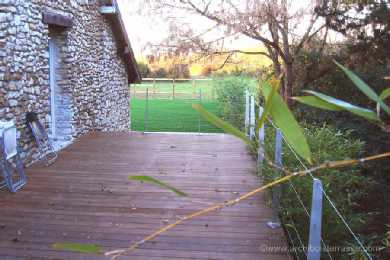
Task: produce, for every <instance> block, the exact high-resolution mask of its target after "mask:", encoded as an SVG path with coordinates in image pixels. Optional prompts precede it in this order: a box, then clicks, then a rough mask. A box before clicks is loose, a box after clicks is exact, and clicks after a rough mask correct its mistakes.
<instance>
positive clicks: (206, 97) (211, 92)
mask: <svg viewBox="0 0 390 260" xmlns="http://www.w3.org/2000/svg"><path fill="white" fill-rule="evenodd" d="M130 91H131V101H130V106H131V128H132V130H135V131H145V132H198V133H220V132H221V130H220V129H218V128H216V127H214V126H213V125H211V124H209V123H208V122H207V121H205V120H203V119H202V118H201V117H200V116H199V115H198V113H197V112H196V111H195V110H194V109H192V104H201V105H202V106H203V107H205V108H206V109H207V110H209V111H211V112H212V113H215V114H218V113H219V112H218V111H219V107H218V104H217V102H216V93H215V89H214V88H213V85H212V81H211V79H143V82H142V84H133V85H131V87H130Z"/></svg>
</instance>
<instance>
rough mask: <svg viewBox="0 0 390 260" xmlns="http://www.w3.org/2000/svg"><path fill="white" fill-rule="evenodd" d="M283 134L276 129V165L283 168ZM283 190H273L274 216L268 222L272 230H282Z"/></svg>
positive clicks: (278, 186)
mask: <svg viewBox="0 0 390 260" xmlns="http://www.w3.org/2000/svg"><path fill="white" fill-rule="evenodd" d="M282 138H283V137H282V132H281V131H280V129H276V132H275V164H276V165H277V166H279V167H282ZM281 192H282V188H281V186H280V185H277V186H275V187H273V188H272V208H273V216H272V219H271V221H268V222H267V225H268V226H269V227H270V228H273V229H274V228H280V227H281V223H280V219H279V208H280V195H281Z"/></svg>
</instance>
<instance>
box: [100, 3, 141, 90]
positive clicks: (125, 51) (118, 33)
mask: <svg viewBox="0 0 390 260" xmlns="http://www.w3.org/2000/svg"><path fill="white" fill-rule="evenodd" d="M101 2H102V3H101V6H111V7H113V8H114V10H115V12H114V13H112V14H105V15H104V16H105V17H106V18H107V19H108V20H109V22H110V24H111V28H112V31H113V34H114V37H115V40H116V42H117V44H118V48H117V49H118V54H119V55H120V56H121V57H123V59H124V62H125V66H126V70H127V75H128V81H129V83H135V82H140V81H141V75H140V73H139V71H138V67H137V62H136V60H135V56H134V52H133V49H132V47H131V44H130V40H129V36H128V33H127V31H126V27H125V25H124V21H123V19H122V14H121V11H120V9H119V6H118V4H117V2H116V0H104V1H101Z"/></svg>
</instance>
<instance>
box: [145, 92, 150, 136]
mask: <svg viewBox="0 0 390 260" xmlns="http://www.w3.org/2000/svg"><path fill="white" fill-rule="evenodd" d="M148 120H149V88H146V100H145V115H144V132H146V131H148V123H149V122H148Z"/></svg>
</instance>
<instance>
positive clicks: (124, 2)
mask: <svg viewBox="0 0 390 260" xmlns="http://www.w3.org/2000/svg"><path fill="white" fill-rule="evenodd" d="M117 1H118V4H119V7H120V9H121V13H122V16H123V19H124V21H125V26H126V29H127V32H128V34H129V38H130V41H131V44H132V47H133V50H134V52H135V55H136V56H140V55H142V54H147V53H148V51H147V50H145V49H144V47H145V45H146V44H147V43H155V44H158V43H160V42H161V41H162V40H163V39H164V38H165V37H166V36H167V34H168V33H167V32H168V22H167V21H164V20H163V19H162V18H161V19H159V17H153V19H152V18H151V17H148V16H147V15H140V14H139V12H138V11H139V8H140V3H143V2H144V1H143V0H117ZM311 4H312V0H292V1H291V7H290V8H293V9H296V8H297V9H299V8H303V9H305V8H306V9H307V7H309V6H310V5H311ZM188 21H189V22H188V23H190V24H194V27H195V28H197V29H199V30H200V31H203V30H205V29H208V28H210V27H211V26H212V25H213V24H212V23H211V22H210V21H208V20H207V19H205V18H199V17H191V18H190V20H188ZM300 23H301V24H302V25H303V26H301V28H299V27H298V28H297V34H300V29H301V30H305V29H306V28H307V26H305V24H308V23H309V17H303V18H302V17H301V20H300ZM330 36H331V37H334V38H335V39H336V38H337V37H339V36H337V35H333V36H332V34H331V35H330ZM230 44H231V46H230V47H233V48H237V49H247V48H253V47H259V42H258V41H255V40H253V39H250V38H248V37H245V36H242V37H240V38H239V39H235V40H234V41H232V42H230Z"/></svg>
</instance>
